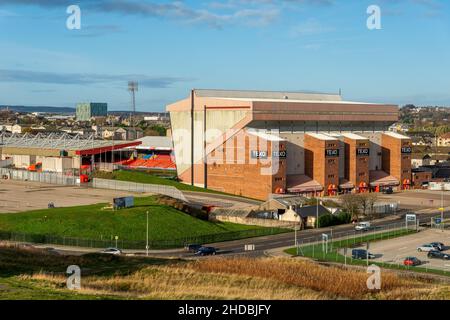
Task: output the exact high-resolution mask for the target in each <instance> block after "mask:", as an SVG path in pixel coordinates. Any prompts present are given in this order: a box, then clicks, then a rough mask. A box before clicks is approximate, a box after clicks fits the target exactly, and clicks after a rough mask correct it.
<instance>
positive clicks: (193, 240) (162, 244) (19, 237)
mask: <svg viewBox="0 0 450 320" xmlns="http://www.w3.org/2000/svg"><path fill="white" fill-rule="evenodd" d="M287 231H290V230H287V229H281V228H255V229H249V230H241V231H233V232H223V233H218V234H210V235H200V236H192V237H184V238H179V239H169V240H150V241H149V243H148V244H149V249H154V250H158V249H173V248H182V247H184V246H185V245H187V244H201V245H203V244H208V243H216V242H223V241H230V240H239V239H245V238H252V237H261V236H268V235H274V234H279V233H283V232H287ZM0 240H3V241H12V242H23V243H34V244H49V245H55V246H69V247H83V248H108V247H117V248H120V249H129V250H145V249H146V244H147V243H146V241H145V240H124V239H120V237H119V238H118V239H117V240H116V239H115V238H114V237H111V238H110V239H84V238H73V237H64V236H52V235H39V234H28V233H20V232H9V231H0Z"/></svg>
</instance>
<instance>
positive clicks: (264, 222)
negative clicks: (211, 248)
mask: <svg viewBox="0 0 450 320" xmlns="http://www.w3.org/2000/svg"><path fill="white" fill-rule="evenodd" d="M210 220H211V221H222V222H231V223H239V224H245V225H251V226H261V227H272V228H289V227H293V225H294V223H293V222H290V221H280V220H272V219H257V218H243V217H234V216H226V215H223V216H222V215H210Z"/></svg>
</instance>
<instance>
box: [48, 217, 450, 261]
mask: <svg viewBox="0 0 450 320" xmlns="http://www.w3.org/2000/svg"><path fill="white" fill-rule="evenodd" d="M437 215H438V213H436V212H434V213H422V214H418V220H419V223H420V224H426V223H429V222H430V220H431V218H432V217H436V216H437ZM444 217H445V218H450V211H446V212H445V213H444ZM404 223H405V217H404V215H398V216H393V217H390V218H387V219H382V220H375V221H373V222H372V223H371V224H372V227H373V231H369V232H360V231H359V232H356V231H355V229H354V226H353V225H343V226H335V227H332V228H320V229H308V230H302V231H299V232H297V242H298V243H299V244H305V243H311V242H316V241H320V240H321V235H322V234H323V233H326V234H328V235H331V234H332V238H333V239H339V238H343V237H346V236H356V235H367V234H370V233H371V232H381V231H388V230H390V229H391V230H392V229H394V228H400V227H403V226H404ZM204 245H206V246H212V247H215V248H216V249H218V255H221V256H233V255H245V256H249V257H262V256H264V255H265V252H266V251H267V250H271V249H278V248H285V247H293V246H294V245H295V233H294V232H288V233H282V234H276V235H269V236H264V237H257V238H248V239H242V240H234V241H226V242H220V243H211V244H204ZM245 245H255V251H245ZM39 247H40V248H49V247H52V248H54V249H55V250H54V251H56V252H58V253H60V254H66V255H80V254H85V253H88V252H98V251H99V250H100V249H91V248H68V247H61V246H58V247H55V246H52V245H43V246H39ZM124 251H125V253H128V254H139V255H143V254H144V253H145V251H144V250H140V251H136V250H124ZM150 255H151V256H153V257H161V258H169V257H171V258H188V259H189V258H194V257H196V256H195V255H194V254H192V253H186V252H185V251H184V250H182V249H172V250H164V251H151V252H150Z"/></svg>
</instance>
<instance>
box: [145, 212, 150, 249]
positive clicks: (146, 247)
mask: <svg viewBox="0 0 450 320" xmlns="http://www.w3.org/2000/svg"><path fill="white" fill-rule="evenodd" d="M148 249H149V247H148V211H147V240H146V245H145V250H146V251H147V257H148Z"/></svg>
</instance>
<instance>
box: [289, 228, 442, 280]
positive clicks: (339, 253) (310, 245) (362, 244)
mask: <svg viewBox="0 0 450 320" xmlns="http://www.w3.org/2000/svg"><path fill="white" fill-rule="evenodd" d="M427 229H428V227H427V226H425V224H421V225H420V226H413V225H409V226H407V225H406V223H405V222H401V223H399V222H397V223H392V224H389V225H386V226H383V227H375V229H373V230H372V231H369V232H363V231H355V230H354V231H342V232H334V231H331V230H329V229H328V230H327V231H326V232H325V231H324V233H323V234H322V235H320V236H314V237H310V238H303V239H301V240H297V244H296V246H295V249H296V252H291V253H294V254H297V255H298V256H304V257H309V258H313V259H317V260H319V261H326V262H329V263H339V264H343V265H360V266H368V265H372V264H377V265H379V266H380V267H387V268H390V269H397V270H411V271H418V272H426V273H427V272H428V273H434V274H439V275H450V262H449V261H448V260H440V259H430V258H428V256H427V252H418V251H417V250H416V248H415V247H414V248H413V249H412V248H410V247H408V246H407V244H405V245H403V246H401V248H396V249H395V250H390V251H389V250H385V249H384V248H383V249H381V247H380V246H376V242H377V241H383V240H391V239H394V238H399V237H401V236H406V235H409V234H414V233H417V232H422V231H424V230H427ZM439 232H440V231H439ZM438 240H439V237H438V239H437V240H433V241H438ZM353 249H364V250H366V251H368V252H370V253H371V254H373V255H374V256H373V257H372V258H371V259H367V258H362V259H354V258H353V256H352V251H353ZM407 256H414V257H417V258H418V259H419V260H421V262H422V263H421V264H420V265H418V266H415V267H412V266H405V265H404V264H403V262H404V259H405V258H406V257H407Z"/></svg>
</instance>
